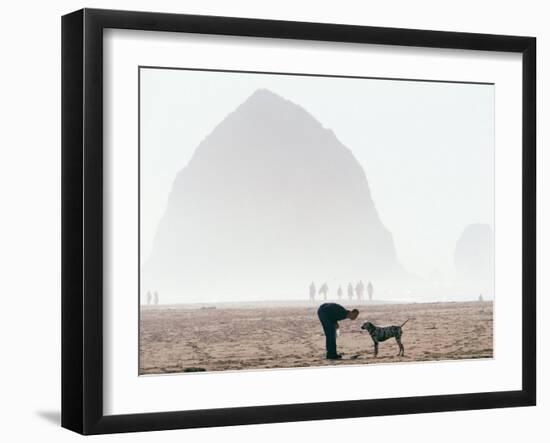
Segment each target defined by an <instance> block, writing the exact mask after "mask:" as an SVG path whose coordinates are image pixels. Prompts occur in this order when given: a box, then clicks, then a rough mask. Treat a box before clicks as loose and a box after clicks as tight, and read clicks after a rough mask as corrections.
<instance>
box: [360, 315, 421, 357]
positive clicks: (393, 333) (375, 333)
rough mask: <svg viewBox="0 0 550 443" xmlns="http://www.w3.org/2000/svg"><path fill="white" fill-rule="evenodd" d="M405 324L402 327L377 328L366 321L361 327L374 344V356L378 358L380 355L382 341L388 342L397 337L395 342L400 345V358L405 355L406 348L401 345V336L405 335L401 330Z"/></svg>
mask: <svg viewBox="0 0 550 443" xmlns="http://www.w3.org/2000/svg"><path fill="white" fill-rule="evenodd" d="M409 320H410V319H407V320H405V323H407V322H408V321H409ZM405 323H403V324H402V325H401V326H375V325H373V324H372V323H371V322H370V321H366V322H365V323H363V324H362V325H361V329H364V330H366V331H367V332H368V333H369V334H370V336H371V338H372V341H373V342H374V356H375V357H376V356H377V355H378V343H379V342H381V341H386V340H387V339H388V338H392V337H395V341H396V342H397V344H398V345H399V353H398V354H397V355H398V356H400V357H401V356H404V355H405V348H404V346H403V343H401V335H402V334H403V330H402V329H401V328H402V327H403V326H404V325H405Z"/></svg>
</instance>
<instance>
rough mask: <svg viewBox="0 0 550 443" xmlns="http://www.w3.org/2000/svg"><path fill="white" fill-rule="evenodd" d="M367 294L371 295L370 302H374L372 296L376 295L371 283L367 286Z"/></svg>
mask: <svg viewBox="0 0 550 443" xmlns="http://www.w3.org/2000/svg"><path fill="white" fill-rule="evenodd" d="M367 293H368V294H369V301H372V294H374V287H373V286H372V283H371V282H369V284H368V286H367Z"/></svg>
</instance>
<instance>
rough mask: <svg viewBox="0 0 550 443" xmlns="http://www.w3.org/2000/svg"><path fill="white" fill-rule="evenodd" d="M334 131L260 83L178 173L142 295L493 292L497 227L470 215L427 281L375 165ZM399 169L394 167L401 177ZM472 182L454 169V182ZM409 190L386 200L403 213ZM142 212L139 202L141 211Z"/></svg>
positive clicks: (440, 296) (451, 296)
mask: <svg viewBox="0 0 550 443" xmlns="http://www.w3.org/2000/svg"><path fill="white" fill-rule="evenodd" d="M344 111H345V110H342V112H344ZM143 126H144V128H145V130H147V131H153V132H154V131H160V130H161V129H160V128H154V127H151V128H150V127H149V126H147V125H143ZM339 137H340V134H337V133H335V132H333V130H332V129H331V128H328V127H325V126H324V125H323V124H322V123H321V122H320V121H318V120H317V119H316V118H315V117H314V116H313V115H312V114H311V113H310V112H309V110H308V109H307V107H306V106H305V105H304V106H302V104H300V103H296V102H294V101H291V100H288V99H287V98H286V97H284V96H282V95H279V94H277V93H275V92H273V91H271V90H270V89H267V88H258V89H256V90H255V91H254V92H253V93H252V94H250V95H249V96H248V97H247V98H246V99H245V100H244V101H243V102H242V103H240V104H239V105H238V106H237V107H236V108H234V110H233V111H232V112H230V113H229V114H228V115H226V116H225V118H223V119H221V121H218V122H217V124H216V125H214V126H213V127H212V129H211V131H210V132H209V134H208V135H207V136H206V137H205V138H204V139H203V140H202V142H200V143H199V144H198V145H197V146H195V147H194V148H192V155H191V157H190V159H189V161H188V162H187V163H186V165H185V166H184V167H182V168H180V169H179V170H178V171H177V172H176V174H175V179H174V180H173V182H172V185H171V187H170V189H169V192H167V200H166V206H165V208H164V211H163V212H162V215H161V217H160V219H159V221H158V223H157V226H156V228H155V230H154V232H155V233H154V236H153V240H152V242H151V248H150V253H149V254H148V256H147V257H142V263H141V266H142V269H141V291H142V294H144V293H145V292H147V291H157V292H158V294H160V303H197V302H198V303H216V302H229V301H246V300H250V301H252V300H258V301H267V300H307V299H308V298H309V296H310V285H311V283H312V282H313V283H314V286H315V292H317V291H318V289H320V288H321V287H322V285H323V284H326V287H327V288H328V290H327V299H330V300H335V299H338V298H339V295H338V292H339V291H338V289H339V288H340V287H341V288H342V297H341V299H342V302H348V300H349V299H348V286H349V285H350V284H351V286H352V287H353V288H355V287H356V286H357V284H358V283H359V281H362V282H363V285H364V287H366V286H367V284H368V283H369V282H371V287H372V288H373V290H372V292H373V299H374V300H407V301H427V300H460V299H468V300H471V299H473V298H474V297H475V298H477V297H478V296H479V295H480V294H482V295H483V298H484V299H491V298H492V297H493V288H492V279H493V261H492V260H493V244H492V238H493V237H492V227H491V226H490V225H489V224H479V223H477V222H478V221H479V220H472V223H471V225H472V226H468V225H463V226H462V227H461V232H462V233H461V235H460V236H458V235H457V236H456V238H454V239H452V241H451V240H450V239H449V240H448V243H449V244H450V245H452V246H451V247H448V248H447V249H448V260H449V262H451V263H452V266H451V267H449V266H447V267H445V266H442V268H443V270H438V269H437V267H436V266H434V269H433V272H431V273H430V274H429V275H427V276H425V275H424V276H419V275H417V274H415V273H414V272H411V271H410V270H409V269H407V267H406V266H404V265H403V263H402V262H401V260H400V258H399V254H398V251H399V245H398V244H397V245H396V242H395V239H394V235H393V232H391V230H390V229H389V227H388V226H386V225H385V224H384V222H383V217H381V215H380V214H379V212H378V209H377V207H378V201H375V200H374V198H373V193H372V191H371V185H370V182H369V177H368V176H367V174H366V173H365V170H368V169H369V167H368V166H367V168H364V167H363V165H362V164H361V163H360V161H359V160H358V158H357V157H356V155H354V152H355V151H352V150H350V148H351V149H354V148H355V147H349V146H345V145H344V144H343V143H342V142H341V141H340V138H339ZM365 138H366V139H368V134H367V133H365ZM147 139H148V140H151V139H154V137H152V135H151V134H149V135H148V137H147ZM180 143H181V144H182V145H184V144H185V143H186V140H185V139H182V140H181V142H180ZM491 148H492V146H491ZM152 149H159V148H158V146H155V145H154V144H152V143H145V144H144V143H142V150H143V151H144V158H145V159H146V158H147V155H150V154H148V151H147V150H152ZM187 149H190V148H189V147H187ZM373 149H374V148H373ZM390 160H391V161H395V159H394V158H392V154H391V152H389V153H388V161H390ZM426 160H427V161H429V159H426ZM400 167H403V166H402V165H399V162H396V165H395V173H396V174H398V173H399V168H400ZM433 167H434V168H437V167H438V165H437V163H434V165H433ZM163 172H164V171H161V170H159V174H161V173H163ZM490 173H491V174H492V171H490ZM146 177H147V179H148V180H149V182H150V181H151V178H150V177H148V176H146ZM423 179H424V178H423V177H418V180H423ZM425 179H430V178H429V177H426V178H425ZM468 179H469V177H468V174H467V173H466V174H465V175H464V176H463V177H461V176H458V177H457V178H456V181H457V186H460V180H468ZM147 183H148V181H147V180H145V181H142V187H146V186H147ZM433 185H434V186H437V181H434V183H433ZM413 188H414V185H413V186H411V189H406V188H405V189H402V190H401V192H400V193H399V194H396V193H391V194H388V195H386V198H390V199H393V200H394V201H395V203H394V205H395V206H399V202H400V201H402V202H403V207H404V208H406V207H407V203H406V202H407V200H408V199H409V194H411V193H413V192H414V189H413ZM159 198H166V197H163V196H161V195H159ZM438 210H440V209H439V208H437V207H436V206H434V208H433V211H438ZM491 210H492V208H491ZM147 211H148V205H147V202H144V201H142V204H141V215H142V217H143V216H144V213H147ZM145 216H147V215H145ZM428 216H429V215H428ZM403 217H404V218H406V217H411V218H414V214H410V213H407V212H404V213H403ZM480 218H481V217H480ZM455 231H456V229H455ZM403 232H404V231H403ZM425 234H426V233H425V232H422V233H419V235H425ZM142 238H143V236H142ZM429 251H430V247H428V246H427V247H426V253H429ZM418 254H419V255H422V254H423V251H418ZM480 257H482V258H481V259H480ZM315 298H316V301H320V300H323V299H324V294H319V293H316V294H315ZM356 298H357V292H356V291H354V299H356ZM364 299H367V294H366V290H365V291H364ZM142 303H144V297H142Z"/></svg>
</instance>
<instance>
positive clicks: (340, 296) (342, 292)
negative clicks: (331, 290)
mask: <svg viewBox="0 0 550 443" xmlns="http://www.w3.org/2000/svg"><path fill="white" fill-rule="evenodd" d="M337 294H338V300H342V295H344V291H342V286H338V291H337Z"/></svg>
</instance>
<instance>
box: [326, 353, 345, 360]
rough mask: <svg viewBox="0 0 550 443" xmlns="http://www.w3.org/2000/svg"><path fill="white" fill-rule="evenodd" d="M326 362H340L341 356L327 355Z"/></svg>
mask: <svg viewBox="0 0 550 443" xmlns="http://www.w3.org/2000/svg"><path fill="white" fill-rule="evenodd" d="M327 360H342V356H341V355H340V354H336V355H327Z"/></svg>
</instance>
